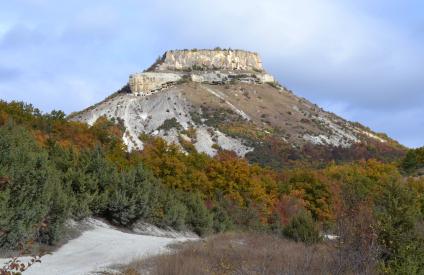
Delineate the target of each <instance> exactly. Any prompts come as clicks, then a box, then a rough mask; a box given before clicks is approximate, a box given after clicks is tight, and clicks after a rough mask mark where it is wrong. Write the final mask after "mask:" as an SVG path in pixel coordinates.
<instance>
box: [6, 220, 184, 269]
mask: <svg viewBox="0 0 424 275" xmlns="http://www.w3.org/2000/svg"><path fill="white" fill-rule="evenodd" d="M90 222H91V223H92V228H91V229H90V230H87V231H85V232H83V233H82V235H81V236H79V237H78V238H76V239H73V240H70V241H69V242H68V243H66V244H65V245H64V246H62V247H61V248H59V249H58V250H57V251H55V252H53V253H52V254H49V255H45V256H43V257H42V259H41V261H42V262H41V263H37V264H35V265H34V266H32V267H31V268H30V269H28V270H27V271H25V272H24V274H25V275H45V274H51V275H56V274H57V275H59V274H60V275H73V274H75V275H81V274H95V272H96V271H102V270H108V267H109V266H112V265H117V264H125V263H129V262H131V261H132V260H134V259H137V258H140V257H146V256H150V255H155V254H159V253H163V252H165V251H167V249H168V248H167V245H169V244H171V243H175V242H179V241H184V240H187V238H185V237H177V238H167V237H156V236H149V235H140V234H132V233H125V232H122V231H120V230H118V229H116V228H114V227H112V226H110V225H107V224H105V223H104V222H102V221H98V220H91V221H90ZM1 262H4V261H1ZM23 262H25V258H24V259H23Z"/></svg>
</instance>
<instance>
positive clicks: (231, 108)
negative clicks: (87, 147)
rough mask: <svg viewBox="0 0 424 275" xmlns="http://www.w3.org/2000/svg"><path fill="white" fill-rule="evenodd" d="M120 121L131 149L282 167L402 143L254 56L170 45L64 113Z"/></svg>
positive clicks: (386, 150) (392, 151) (386, 154)
mask: <svg viewBox="0 0 424 275" xmlns="http://www.w3.org/2000/svg"><path fill="white" fill-rule="evenodd" d="M103 116H104V117H106V118H108V119H110V120H113V121H115V122H116V123H119V124H120V125H121V126H122V127H123V128H124V129H125V130H124V131H125V133H124V136H123V140H124V142H125V144H126V145H127V147H128V149H129V150H139V149H142V148H143V139H144V138H146V136H159V137H162V138H163V139H165V140H166V141H167V142H169V143H176V144H179V145H180V146H181V148H182V149H183V150H186V151H188V150H192V149H193V148H195V149H196V150H197V151H199V152H205V153H207V154H209V155H215V154H216V153H217V151H218V150H222V149H224V150H230V151H234V152H235V153H236V154H237V155H239V156H241V157H246V158H247V159H249V160H251V161H253V162H258V163H261V164H265V165H270V166H274V167H279V166H281V165H284V164H287V163H290V162H292V161H309V162H311V161H312V162H317V161H318V162H323V161H324V162H325V161H329V160H354V159H361V158H379V159H384V160H391V159H395V158H398V157H399V156H402V155H403V154H404V151H405V148H404V147H403V146H402V145H400V144H399V143H397V142H396V141H394V140H392V139H390V138H389V137H388V136H387V135H385V134H381V133H376V132H373V131H372V130H371V129H369V128H367V127H365V126H363V125H361V124H359V123H355V122H350V121H347V120H345V119H343V118H341V117H339V116H337V115H335V114H333V113H330V112H327V111H325V110H323V109H322V108H320V107H319V106H317V105H316V104H313V103H311V102H309V101H308V100H306V99H304V98H301V97H298V96H296V95H295V94H294V93H293V92H292V91H291V90H289V89H287V88H285V87H284V86H282V85H280V84H279V83H278V82H277V81H276V80H275V78H274V77H273V76H271V75H270V74H268V73H267V72H266V71H265V69H264V68H263V66H262V62H261V59H260V57H259V55H258V54H257V53H253V52H248V51H243V50H231V49H228V50H226V49H214V50H196V49H193V50H172V51H167V52H165V54H164V55H163V56H162V57H161V58H158V60H157V61H156V62H155V63H154V64H153V65H152V66H151V67H150V68H148V69H147V70H145V71H144V72H141V73H135V74H132V75H130V76H129V81H128V83H127V84H126V85H125V86H124V87H123V88H122V89H121V90H120V91H118V92H116V93H114V94H112V95H111V96H109V97H108V98H106V99H105V100H103V101H102V102H99V103H97V104H95V105H93V106H91V107H89V108H87V109H85V110H83V111H81V112H77V113H73V114H71V115H70V116H69V117H68V118H69V119H70V120H74V121H81V122H86V123H88V124H90V125H92V124H93V123H94V122H95V121H96V120H97V119H99V118H100V117H103Z"/></svg>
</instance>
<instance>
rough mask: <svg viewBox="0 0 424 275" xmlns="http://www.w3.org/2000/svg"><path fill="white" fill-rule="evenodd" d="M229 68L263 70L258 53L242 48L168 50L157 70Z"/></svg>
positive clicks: (235, 69)
mask: <svg viewBox="0 0 424 275" xmlns="http://www.w3.org/2000/svg"><path fill="white" fill-rule="evenodd" d="M196 69H200V70H229V71H254V72H262V71H263V68H262V62H261V60H260V58H259V56H258V54H257V53H253V52H248V51H241V50H176V51H167V52H166V53H165V54H164V57H163V60H162V62H160V63H159V64H158V66H156V68H154V70H155V71H187V70H196Z"/></svg>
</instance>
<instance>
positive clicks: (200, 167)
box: [0, 101, 424, 274]
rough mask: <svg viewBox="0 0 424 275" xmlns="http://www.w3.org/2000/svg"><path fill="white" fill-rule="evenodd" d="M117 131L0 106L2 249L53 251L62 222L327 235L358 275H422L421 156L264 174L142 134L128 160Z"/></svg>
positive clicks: (312, 239) (224, 155) (101, 122)
mask: <svg viewBox="0 0 424 275" xmlns="http://www.w3.org/2000/svg"><path fill="white" fill-rule="evenodd" d="M123 133H124V129H123V127H122V126H121V124H120V122H119V121H109V120H107V119H106V118H100V119H98V120H97V121H96V122H95V124H94V125H93V126H91V127H90V126H88V125H86V124H82V123H79V122H70V121H67V120H66V116H65V114H64V113H63V112H62V111H52V112H50V113H43V112H41V111H40V110H38V109H37V108H35V107H34V106H32V105H30V104H25V103H22V102H4V101H0V247H2V248H8V249H16V248H18V247H20V246H22V245H25V244H26V243H28V242H35V243H37V244H45V245H54V244H56V243H58V242H60V240H61V238H62V236H63V232H64V230H65V222H66V221H67V220H69V219H74V220H81V219H84V218H86V217H90V216H95V217H101V218H104V219H106V220H108V221H109V222H111V223H113V224H115V225H119V226H122V227H130V226H131V225H132V224H134V223H135V222H137V221H139V220H142V221H145V222H148V223H152V224H154V225H157V226H159V227H163V228H168V227H170V228H174V229H176V230H190V231H193V232H195V233H196V234H198V235H200V236H208V235H211V234H214V233H218V232H227V231H254V232H266V233H269V234H272V235H275V236H279V237H281V238H289V239H292V240H295V241H297V242H302V243H305V244H307V245H312V244H315V243H319V242H321V241H322V240H323V238H324V235H325V234H333V235H336V236H338V246H339V248H340V249H341V251H343V253H344V254H343V255H344V257H345V259H346V261H349V262H352V263H355V264H356V266H355V271H357V272H359V273H362V272H363V271H364V270H365V269H366V268H368V267H369V266H366V265H367V264H369V261H368V260H369V259H373V263H372V265H373V268H375V269H376V270H378V271H379V273H387V274H420V273H421V274H422V273H424V177H422V176H421V174H424V173H423V169H424V148H418V149H411V150H409V151H408V152H407V153H406V156H405V157H403V156H402V157H399V158H397V159H395V160H393V159H390V160H381V159H380V160H375V159H363V160H358V161H344V162H334V161H328V162H327V163H325V165H320V166H319V167H317V166H313V167H312V166H308V165H307V164H305V162H299V163H297V164H296V163H295V162H294V163H293V164H291V165H290V166H289V167H275V165H273V166H272V167H270V166H267V165H260V164H257V163H253V162H249V161H248V160H245V159H242V158H239V157H237V156H236V155H235V154H234V153H232V152H229V151H225V150H221V151H219V153H218V154H217V155H216V156H215V157H210V156H208V155H206V154H203V153H198V152H196V150H194V149H193V148H191V147H190V146H187V148H186V149H187V150H186V151H187V152H188V153H186V152H183V151H181V149H180V147H179V146H177V145H175V144H167V143H166V142H165V141H164V140H162V139H160V138H157V137H149V136H144V137H143V141H144V149H143V150H142V151H132V152H127V151H126V147H125V145H124V144H123V142H122V139H121V137H122V135H123ZM358 255H359V256H358ZM365 259H367V261H368V262H367V261H366V260H365Z"/></svg>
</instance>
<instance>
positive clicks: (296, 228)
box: [283, 212, 320, 244]
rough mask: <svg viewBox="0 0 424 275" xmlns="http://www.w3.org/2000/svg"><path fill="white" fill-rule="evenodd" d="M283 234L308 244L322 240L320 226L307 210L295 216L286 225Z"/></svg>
mask: <svg viewBox="0 0 424 275" xmlns="http://www.w3.org/2000/svg"><path fill="white" fill-rule="evenodd" d="M283 234H284V236H286V237H287V238H289V239H292V240H295V241H297V242H299V241H301V242H304V243H307V244H312V243H316V242H318V241H319V240H320V235H319V231H318V228H317V226H316V225H315V223H314V221H313V219H312V217H311V215H310V214H309V213H307V212H302V213H301V214H299V215H298V216H296V217H294V218H293V219H292V220H291V221H290V222H289V224H287V225H286V226H285V227H284V229H283Z"/></svg>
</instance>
